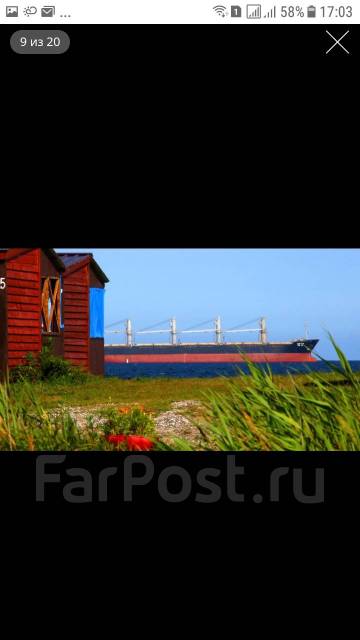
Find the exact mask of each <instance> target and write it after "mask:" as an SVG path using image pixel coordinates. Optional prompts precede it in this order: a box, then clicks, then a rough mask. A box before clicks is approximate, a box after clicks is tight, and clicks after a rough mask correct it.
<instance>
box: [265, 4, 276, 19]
mask: <svg viewBox="0 0 360 640" xmlns="http://www.w3.org/2000/svg"><path fill="white" fill-rule="evenodd" d="M264 18H267V19H268V20H272V19H273V18H276V7H273V8H272V9H270V11H268V12H267V14H266V15H264Z"/></svg>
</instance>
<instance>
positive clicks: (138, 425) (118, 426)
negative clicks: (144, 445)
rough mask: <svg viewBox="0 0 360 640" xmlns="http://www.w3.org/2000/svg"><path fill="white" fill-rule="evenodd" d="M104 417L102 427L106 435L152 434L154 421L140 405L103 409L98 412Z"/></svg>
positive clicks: (153, 432)
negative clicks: (127, 407) (125, 408)
mask: <svg viewBox="0 0 360 640" xmlns="http://www.w3.org/2000/svg"><path fill="white" fill-rule="evenodd" d="M99 415H101V417H103V418H105V421H104V422H103V425H102V428H103V430H104V434H105V435H106V436H109V435H138V436H154V434H155V423H154V420H153V419H152V417H151V416H149V415H148V414H146V413H145V412H144V411H143V409H141V408H140V407H136V406H135V407H129V409H128V410H127V411H124V410H123V409H115V408H113V407H112V408H109V409H103V410H102V411H100V412H99Z"/></svg>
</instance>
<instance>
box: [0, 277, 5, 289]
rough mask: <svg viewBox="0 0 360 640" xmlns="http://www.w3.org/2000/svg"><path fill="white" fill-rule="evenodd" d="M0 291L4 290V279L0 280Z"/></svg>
mask: <svg viewBox="0 0 360 640" xmlns="http://www.w3.org/2000/svg"><path fill="white" fill-rule="evenodd" d="M0 289H6V280H5V278H0Z"/></svg>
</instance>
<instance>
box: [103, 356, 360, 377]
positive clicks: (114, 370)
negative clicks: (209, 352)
mask: <svg viewBox="0 0 360 640" xmlns="http://www.w3.org/2000/svg"><path fill="white" fill-rule="evenodd" d="M331 363H332V364H334V365H335V366H337V367H340V363H339V361H337V360H332V361H331ZM350 365H351V367H352V369H353V371H360V360H352V361H350ZM258 366H259V367H261V368H266V367H268V366H269V367H270V368H271V371H272V372H273V373H274V374H275V375H286V374H287V373H291V374H293V375H295V374H301V373H308V372H309V371H318V372H330V371H331V369H330V367H329V366H328V365H327V364H325V363H324V362H321V361H319V362H306V363H295V362H287V363H282V362H275V363H272V364H270V365H266V364H259V365H258ZM239 370H241V371H242V372H244V373H246V374H247V373H249V369H248V366H247V364H242V363H239V364H236V365H234V364H231V363H221V364H217V363H206V364H203V363H189V364H182V363H175V364H163V363H155V364H117V363H111V362H108V363H105V375H106V376H112V377H116V378H124V379H126V380H130V379H134V378H160V377H163V378H214V377H216V376H236V375H238V374H239Z"/></svg>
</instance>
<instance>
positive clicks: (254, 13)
mask: <svg viewBox="0 0 360 640" xmlns="http://www.w3.org/2000/svg"><path fill="white" fill-rule="evenodd" d="M246 17H247V19H248V20H260V18H261V4H248V5H247V6H246Z"/></svg>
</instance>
